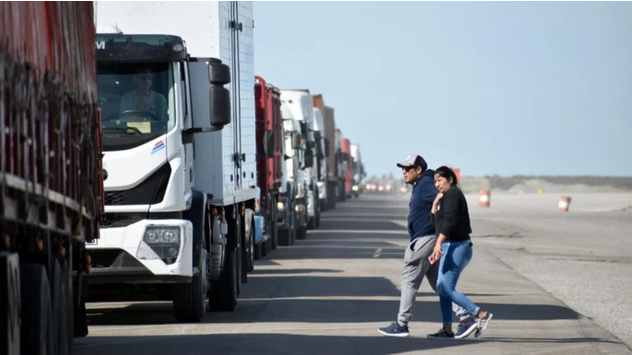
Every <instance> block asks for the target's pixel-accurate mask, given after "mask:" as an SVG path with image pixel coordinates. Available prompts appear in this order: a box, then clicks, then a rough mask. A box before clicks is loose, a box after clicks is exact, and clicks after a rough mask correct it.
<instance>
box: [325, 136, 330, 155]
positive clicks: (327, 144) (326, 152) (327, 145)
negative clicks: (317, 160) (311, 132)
mask: <svg viewBox="0 0 632 355" xmlns="http://www.w3.org/2000/svg"><path fill="white" fill-rule="evenodd" d="M329 153H330V151H329V139H327V138H325V157H328V156H329Z"/></svg>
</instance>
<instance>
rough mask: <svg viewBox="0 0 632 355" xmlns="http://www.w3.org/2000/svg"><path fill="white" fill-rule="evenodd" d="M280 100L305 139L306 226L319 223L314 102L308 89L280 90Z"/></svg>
mask: <svg viewBox="0 0 632 355" xmlns="http://www.w3.org/2000/svg"><path fill="white" fill-rule="evenodd" d="M281 102H282V103H284V104H286V105H287V107H288V108H289V109H290V111H291V112H292V115H293V116H294V119H295V120H297V121H298V123H299V126H300V131H301V134H302V138H303V140H304V141H305V147H304V149H305V151H304V153H305V162H304V172H305V174H304V178H305V186H306V201H305V205H306V207H307V228H308V229H314V228H316V227H317V226H318V225H320V206H319V198H318V197H319V192H318V171H317V170H316V154H315V148H316V140H315V136H314V130H313V128H314V102H313V100H312V95H311V94H310V93H309V90H281Z"/></svg>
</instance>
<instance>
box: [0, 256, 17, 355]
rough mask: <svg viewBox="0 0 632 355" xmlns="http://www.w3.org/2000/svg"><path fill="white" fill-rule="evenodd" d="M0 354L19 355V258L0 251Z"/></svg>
mask: <svg viewBox="0 0 632 355" xmlns="http://www.w3.org/2000/svg"><path fill="white" fill-rule="evenodd" d="M0 293H1V295H0V300H1V301H2V302H0V354H7V355H20V258H19V256H18V254H17V253H0Z"/></svg>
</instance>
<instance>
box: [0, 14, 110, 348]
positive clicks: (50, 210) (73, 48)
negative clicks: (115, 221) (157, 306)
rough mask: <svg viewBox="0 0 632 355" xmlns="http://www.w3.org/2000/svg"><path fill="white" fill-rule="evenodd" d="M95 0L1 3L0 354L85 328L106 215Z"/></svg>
mask: <svg viewBox="0 0 632 355" xmlns="http://www.w3.org/2000/svg"><path fill="white" fill-rule="evenodd" d="M93 21H94V17H93V10H92V2H0V34H2V37H1V38H0V238H1V239H0V354H11V355H17V354H29V355H32V354H59V355H64V354H68V353H69V352H71V350H72V343H73V336H85V335H87V331H88V330H87V322H86V314H85V303H84V296H83V294H84V292H82V291H83V290H85V287H83V286H82V285H83V282H82V275H84V274H85V273H86V272H89V268H90V260H89V256H88V255H87V253H86V249H85V242H86V241H92V240H94V239H95V238H98V234H99V224H98V223H99V220H100V217H101V214H102V211H103V209H102V202H101V201H100V197H101V194H102V178H101V170H100V168H99V156H100V146H99V142H100V141H99V139H100V130H99V129H100V124H99V118H98V115H97V109H96V108H97V105H96V98H97V79H96V59H95V44H94V37H95V29H94V24H93Z"/></svg>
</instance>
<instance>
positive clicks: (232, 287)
mask: <svg viewBox="0 0 632 355" xmlns="http://www.w3.org/2000/svg"><path fill="white" fill-rule="evenodd" d="M209 302H210V304H211V311H213V312H232V311H234V310H235V307H237V255H236V252H235V250H231V251H226V260H225V261H224V270H222V273H221V275H220V278H219V280H218V281H216V282H213V283H212V284H211V289H210V291H209Z"/></svg>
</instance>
